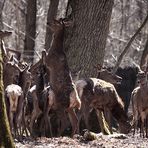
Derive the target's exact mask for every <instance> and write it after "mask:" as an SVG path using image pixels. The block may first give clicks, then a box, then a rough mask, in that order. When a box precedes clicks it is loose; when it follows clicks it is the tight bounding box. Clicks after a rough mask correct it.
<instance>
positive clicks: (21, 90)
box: [5, 66, 31, 137]
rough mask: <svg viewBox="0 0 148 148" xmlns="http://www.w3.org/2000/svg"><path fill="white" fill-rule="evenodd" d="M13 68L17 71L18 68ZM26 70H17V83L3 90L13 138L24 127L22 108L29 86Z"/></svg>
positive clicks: (29, 78)
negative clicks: (18, 72)
mask: <svg viewBox="0 0 148 148" xmlns="http://www.w3.org/2000/svg"><path fill="white" fill-rule="evenodd" d="M15 68H16V69H18V68H19V67H15ZM28 69H29V66H28V67H26V68H25V69H19V71H20V74H19V77H18V80H17V83H15V84H10V85H8V86H7V87H6V89H5V97H6V104H7V112H8V117H9V121H10V126H11V130H12V133H14V136H15V137H16V136H21V135H22V134H23V133H21V127H23V126H24V125H23V124H24V106H25V102H26V94H27V93H28V90H29V87H30V84H31V73H30V72H29V71H28ZM13 131H14V132H13Z"/></svg>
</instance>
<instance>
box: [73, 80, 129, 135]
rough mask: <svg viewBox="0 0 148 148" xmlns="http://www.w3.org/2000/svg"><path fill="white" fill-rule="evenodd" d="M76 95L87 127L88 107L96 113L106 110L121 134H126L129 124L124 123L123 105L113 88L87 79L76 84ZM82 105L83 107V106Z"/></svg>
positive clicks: (101, 82)
mask: <svg viewBox="0 0 148 148" xmlns="http://www.w3.org/2000/svg"><path fill="white" fill-rule="evenodd" d="M76 87H77V90H78V94H79V96H80V98H81V102H82V113H83V116H84V120H85V124H86V126H88V127H89V123H88V116H89V109H88V106H90V107H91V108H94V109H95V110H96V113H97V114H98V111H104V109H106V110H108V111H109V112H110V113H111V114H112V116H113V117H114V118H115V120H116V121H117V122H118V124H119V130H120V131H121V132H122V133H128V132H129V130H130V124H129V123H128V122H127V121H126V120H127V115H126V113H125V111H124V104H123V102H122V100H121V98H120V97H119V95H118V94H117V92H116V89H115V87H114V86H113V85H112V84H111V83H108V82H106V81H104V80H101V79H97V78H88V79H82V80H78V81H77V82H76ZM83 105H84V106H83Z"/></svg>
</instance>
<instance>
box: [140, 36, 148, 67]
mask: <svg viewBox="0 0 148 148" xmlns="http://www.w3.org/2000/svg"><path fill="white" fill-rule="evenodd" d="M146 64H148V37H147V41H146V45H145V48H144V50H143V53H142V57H141V62H140V67H141V68H142V69H143V66H146Z"/></svg>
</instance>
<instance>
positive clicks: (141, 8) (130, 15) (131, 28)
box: [0, 0, 148, 66]
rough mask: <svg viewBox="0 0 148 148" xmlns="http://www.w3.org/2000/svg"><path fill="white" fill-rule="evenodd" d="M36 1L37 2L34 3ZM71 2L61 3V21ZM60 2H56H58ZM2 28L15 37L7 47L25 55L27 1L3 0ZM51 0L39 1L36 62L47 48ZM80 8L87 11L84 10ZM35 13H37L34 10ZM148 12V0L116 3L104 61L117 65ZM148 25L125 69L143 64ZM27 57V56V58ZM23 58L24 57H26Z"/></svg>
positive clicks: (124, 0)
mask: <svg viewBox="0 0 148 148" xmlns="http://www.w3.org/2000/svg"><path fill="white" fill-rule="evenodd" d="M32 2H33V1H32ZM67 2H68V1H67V0H59V6H58V13H57V18H60V17H64V16H65V11H66V6H67ZM55 3H56V1H55ZM1 4H2V5H1V9H0V10H1V14H2V25H3V29H4V30H9V31H12V32H13V34H12V36H11V37H10V38H7V39H6V41H5V44H6V46H8V47H10V48H13V49H16V50H20V51H21V52H22V53H23V50H24V40H25V33H26V31H25V26H26V14H27V0H1ZM49 5H50V1H49V0H43V1H41V0H37V10H36V11H37V12H36V13H37V17H36V34H35V48H34V50H35V52H34V62H35V61H37V60H38V58H39V56H38V54H40V52H41V51H42V50H43V49H44V48H45V34H46V22H47V14H48V8H49ZM80 9H83V7H82V8H80ZM32 11H34V10H33V9H32ZM147 12H148V1H147V0H115V1H114V6H113V11H112V16H111V21H110V26H109V30H110V32H109V34H108V38H107V43H106V48H105V58H104V62H105V64H106V65H109V66H114V64H115V63H116V60H117V57H118V56H119V54H120V53H121V52H122V51H123V49H124V47H125V45H126V44H127V42H128V41H129V40H130V38H131V36H132V35H133V34H134V33H135V32H136V30H137V29H138V27H139V26H140V25H141V24H142V21H143V20H144V18H145V17H146V15H147ZM147 34H148V24H146V26H144V28H143V29H142V31H141V32H140V33H139V34H138V36H137V37H136V39H135V40H134V41H133V43H132V45H131V46H130V49H129V52H128V53H127V54H126V56H125V57H124V60H123V61H122V66H125V65H132V62H133V61H134V62H136V63H137V64H140V60H141V55H142V52H143V50H144V47H145V44H146V41H147V38H148V35H147ZM24 56H25V55H24ZM24 56H23V57H24Z"/></svg>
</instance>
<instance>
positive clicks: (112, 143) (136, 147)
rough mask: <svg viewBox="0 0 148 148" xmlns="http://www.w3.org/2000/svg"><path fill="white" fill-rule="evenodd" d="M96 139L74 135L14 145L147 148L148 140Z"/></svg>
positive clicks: (118, 136) (124, 137) (119, 136)
mask: <svg viewBox="0 0 148 148" xmlns="http://www.w3.org/2000/svg"><path fill="white" fill-rule="evenodd" d="M96 137H97V139H96V140H93V141H88V140H86V139H85V138H84V136H83V137H82V136H79V135H75V136H74V138H69V137H58V138H45V137H42V138H37V139H30V138H28V139H27V138H24V139H23V141H22V142H18V141H17V140H15V143H16V147H17V148H57V147H60V148H86V147H87V148H148V139H147V138H142V137H140V135H139V134H136V135H135V136H133V134H132V133H130V134H128V135H122V134H114V135H102V134H97V136H96Z"/></svg>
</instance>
